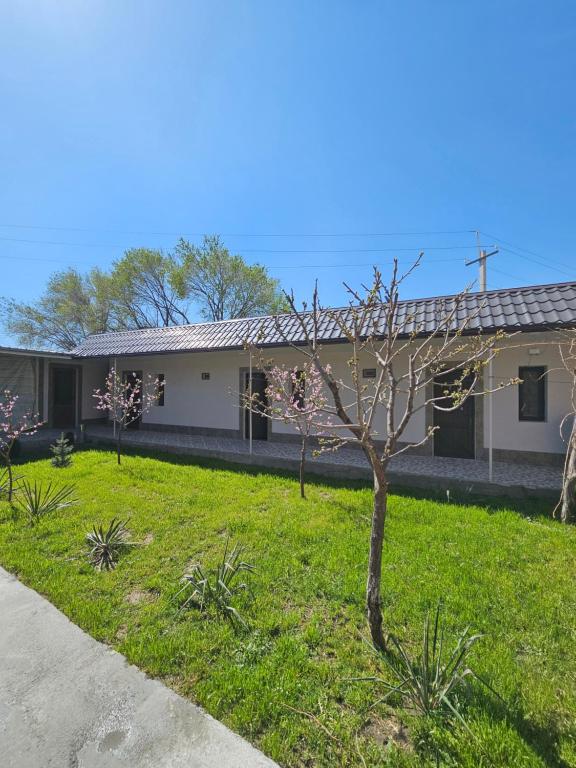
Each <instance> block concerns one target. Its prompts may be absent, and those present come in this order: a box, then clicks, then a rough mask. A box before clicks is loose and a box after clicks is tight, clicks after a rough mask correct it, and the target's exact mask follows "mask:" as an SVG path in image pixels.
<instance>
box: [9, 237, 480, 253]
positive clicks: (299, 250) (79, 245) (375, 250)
mask: <svg viewBox="0 0 576 768" xmlns="http://www.w3.org/2000/svg"><path fill="white" fill-rule="evenodd" d="M0 241H1V242H5V243H24V244H27V245H59V246H60V245H65V246H72V247H74V248H122V249H125V248H126V245H119V244H117V243H70V242H68V241H66V240H29V239H26V238H17V237H0ZM475 247H476V246H474V245H440V246H439V245H430V246H426V245H420V246H411V247H410V248H406V247H402V248H240V249H234V250H238V251H239V252H240V253H395V252H417V251H459V250H470V249H473V248H475Z"/></svg>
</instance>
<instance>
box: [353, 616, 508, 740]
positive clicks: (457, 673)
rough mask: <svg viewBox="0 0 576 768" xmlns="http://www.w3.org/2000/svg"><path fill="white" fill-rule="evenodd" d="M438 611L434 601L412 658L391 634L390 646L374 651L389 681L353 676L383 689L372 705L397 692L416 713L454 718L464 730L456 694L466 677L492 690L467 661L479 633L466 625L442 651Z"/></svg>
mask: <svg viewBox="0 0 576 768" xmlns="http://www.w3.org/2000/svg"><path fill="white" fill-rule="evenodd" d="M441 613H442V604H441V603H438V606H437V608H436V612H435V616H434V620H433V622H431V620H430V614H429V613H427V614H426V618H425V620H424V634H423V639H422V647H421V650H420V652H419V654H418V656H417V657H416V658H412V657H411V655H410V653H409V652H408V650H407V649H406V647H405V645H404V643H402V641H400V640H399V639H398V638H397V637H395V636H393V635H391V636H390V638H389V640H390V644H391V648H390V651H389V652H388V653H386V652H381V651H375V653H376V654H377V656H378V658H379V659H380V660H381V661H382V662H383V663H384V665H385V666H386V667H387V668H388V670H389V672H390V674H391V676H392V679H393V682H391V683H390V682H388V681H387V680H383V679H381V678H379V677H370V678H356V679H358V680H366V681H370V682H374V683H378V684H379V685H381V686H382V687H383V688H384V689H385V690H386V693H385V695H384V696H382V697H381V698H380V699H378V701H377V702H375V705H376V704H380V703H382V702H384V701H386V700H387V699H388V698H390V697H391V696H393V695H394V694H397V695H399V696H400V697H401V698H402V700H403V701H404V702H405V704H406V705H407V707H408V708H409V709H411V710H413V711H414V712H416V713H419V714H421V715H424V716H427V717H431V718H435V717H440V718H441V719H444V720H450V719H451V718H452V717H456V718H457V719H458V720H459V721H460V722H461V723H462V724H463V725H464V726H465V727H466V728H467V729H468V727H467V725H466V723H465V721H464V718H463V717H462V714H461V712H460V707H459V703H458V698H457V697H458V693H459V692H460V691H461V690H462V689H463V688H464V686H465V685H466V684H467V682H468V681H469V680H470V679H475V680H478V681H479V682H481V683H482V684H483V685H485V686H486V687H487V688H488V689H489V690H490V691H491V692H492V693H495V691H494V690H493V689H492V688H491V687H490V685H488V683H487V682H486V681H485V680H483V679H482V678H481V677H479V676H478V675H477V674H476V672H474V670H473V669H471V667H470V666H469V664H468V658H469V656H470V653H471V651H472V649H473V647H474V646H475V645H476V643H477V642H478V641H479V640H480V639H481V638H482V637H483V635H481V634H470V628H469V627H466V629H464V631H463V632H461V633H460V635H459V636H458V639H457V641H456V644H455V646H454V647H453V649H452V650H451V651H449V652H447V653H446V652H445V633H444V628H443V626H442V622H441ZM496 695H497V694H496Z"/></svg>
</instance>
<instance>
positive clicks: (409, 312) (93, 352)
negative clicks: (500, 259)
mask: <svg viewBox="0 0 576 768" xmlns="http://www.w3.org/2000/svg"><path fill="white" fill-rule="evenodd" d="M455 299H456V296H436V297H434V298H429V299H414V300H408V301H402V302H401V303H400V305H399V311H398V322H399V324H400V326H401V329H402V331H401V332H402V335H403V336H407V335H409V334H410V333H412V332H414V330H415V329H417V330H418V332H419V333H421V335H425V334H426V333H430V332H432V331H433V330H434V328H435V327H436V324H437V322H438V320H439V319H440V318H442V317H444V316H445V315H446V312H447V311H449V309H450V307H453V306H454V301H455ZM335 313H338V314H339V315H340V316H341V317H342V319H343V320H344V321H345V320H346V317H347V316H348V317H349V316H350V313H351V310H350V309H349V308H342V309H336V310H327V311H325V312H324V313H323V314H322V317H321V321H320V333H319V341H321V342H324V343H327V342H340V341H344V340H345V339H344V337H343V334H342V332H341V330H340V328H339V327H338V324H337V323H336V322H335V320H334V314H335ZM471 313H472V314H474V315H475V317H474V320H473V321H472V323H471V324H470V326H469V328H468V332H470V333H477V332H479V331H483V332H494V331H496V330H504V331H534V330H550V329H557V328H568V327H574V326H576V282H573V283H553V284H550V285H531V286H527V287H525V288H508V289H505V290H498V291H486V292H484V293H468V294H466V296H465V298H464V301H463V302H462V304H461V306H460V308H459V310H458V315H457V317H455V318H454V326H455V329H456V328H457V327H460V325H461V323H462V322H463V321H464V319H465V318H466V317H467V316H468V315H470V314H471ZM383 317H384V313H383V311H382V310H381V309H379V308H378V309H375V310H374V313H373V316H372V318H371V322H370V328H369V329H367V332H371V333H380V334H383V332H384V329H383ZM276 322H279V323H280V325H281V328H282V331H283V334H285V336H286V337H287V338H288V340H289V341H290V342H291V343H294V344H298V343H302V342H303V341H304V338H303V336H302V331H301V329H300V328H299V327H298V323H297V321H296V320H295V318H294V316H293V315H289V314H286V315H279V316H278V317H277V318H274V317H254V318H245V319H237V320H222V321H220V322H215V323H196V324H193V325H179V326H174V327H171V328H144V329H142V330H137V331H121V332H118V333H102V334H96V335H94V336H89V337H88V338H87V339H85V341H83V342H82V343H81V344H80V345H79V346H78V347H76V349H75V350H73V351H72V354H73V355H74V356H77V357H108V356H113V355H145V354H153V353H164V352H205V351H209V350H218V349H242V348H243V346H244V344H245V343H246V342H247V341H249V342H251V343H253V344H256V345H258V346H282V345H284V344H285V342H284V340H283V337H282V334H281V333H279V331H278V329H277V327H276Z"/></svg>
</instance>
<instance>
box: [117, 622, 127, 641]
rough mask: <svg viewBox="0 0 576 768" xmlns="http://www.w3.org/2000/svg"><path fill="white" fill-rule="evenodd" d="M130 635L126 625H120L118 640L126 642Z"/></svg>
mask: <svg viewBox="0 0 576 768" xmlns="http://www.w3.org/2000/svg"><path fill="white" fill-rule="evenodd" d="M127 635H128V626H127V625H126V624H120V626H119V627H118V629H117V630H116V635H115V637H116V640H119V641H120V642H122V640H125V639H126V637H127Z"/></svg>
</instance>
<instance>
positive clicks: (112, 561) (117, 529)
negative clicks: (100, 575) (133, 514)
mask: <svg viewBox="0 0 576 768" xmlns="http://www.w3.org/2000/svg"><path fill="white" fill-rule="evenodd" d="M127 523H128V521H127V520H126V521H125V522H123V521H122V520H117V519H116V518H113V519H112V521H111V522H110V525H109V526H108V528H106V529H104V528H103V526H102V525H99V526H96V525H95V526H94V527H93V529H92V531H91V532H90V533H87V534H86V543H87V544H88V545H89V547H90V553H89V555H88V558H89V560H90V562H91V563H92V565H93V566H94V568H96V570H97V571H112V570H114V568H115V567H116V563H117V562H118V558H119V557H120V554H121V553H122V550H123V549H124V548H125V547H132V546H134V542H131V541H130V540H129V537H130V533H129V531H128V529H127V528H126V525H127Z"/></svg>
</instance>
